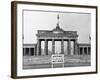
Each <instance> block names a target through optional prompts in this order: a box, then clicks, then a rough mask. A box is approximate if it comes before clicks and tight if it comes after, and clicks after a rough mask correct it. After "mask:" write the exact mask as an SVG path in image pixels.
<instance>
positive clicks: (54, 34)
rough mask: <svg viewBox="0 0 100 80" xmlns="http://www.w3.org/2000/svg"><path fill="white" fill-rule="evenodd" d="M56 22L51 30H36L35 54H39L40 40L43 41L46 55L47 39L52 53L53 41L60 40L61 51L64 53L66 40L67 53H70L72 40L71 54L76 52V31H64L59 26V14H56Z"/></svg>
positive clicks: (53, 51) (53, 48)
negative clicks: (50, 42)
mask: <svg viewBox="0 0 100 80" xmlns="http://www.w3.org/2000/svg"><path fill="white" fill-rule="evenodd" d="M57 19H58V22H57V25H56V28H54V29H52V30H38V33H37V34H36V36H37V53H36V55H42V54H41V42H42V41H44V43H45V45H44V48H45V49H44V52H45V55H48V41H52V54H56V53H55V41H60V42H61V53H60V54H64V42H67V43H66V44H67V48H66V49H67V55H71V48H72V47H71V42H73V55H74V54H78V46H77V38H78V34H77V31H65V30H63V29H62V28H60V26H59V15H58V16H57Z"/></svg>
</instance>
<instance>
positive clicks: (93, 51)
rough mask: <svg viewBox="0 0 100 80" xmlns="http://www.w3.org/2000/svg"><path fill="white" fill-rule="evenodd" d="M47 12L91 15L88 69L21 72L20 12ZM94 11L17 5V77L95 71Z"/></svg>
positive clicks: (50, 69)
mask: <svg viewBox="0 0 100 80" xmlns="http://www.w3.org/2000/svg"><path fill="white" fill-rule="evenodd" d="M23 9H27V10H28V9H29V10H47V11H48V10H49V11H65V12H82V13H91V36H92V37H91V52H92V53H91V66H90V67H70V68H68V67H67V68H59V69H58V68H55V69H52V68H49V69H29V70H23V68H22V67H23V66H22V64H23V60H22V57H23V54H22V52H23V51H22V48H23V46H22V10H23ZM95 13H96V10H95V9H91V8H81V9H80V8H76V7H75V8H74V7H58V6H43V5H28V4H17V76H32V75H45V74H62V73H78V72H79V73H80V72H91V71H95V70H96V66H95V65H96V46H95V45H96V40H95V39H96V34H95V33H96V22H95V21H96V16H95Z"/></svg>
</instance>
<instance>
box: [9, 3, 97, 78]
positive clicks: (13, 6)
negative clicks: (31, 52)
mask: <svg viewBox="0 0 100 80" xmlns="http://www.w3.org/2000/svg"><path fill="white" fill-rule="evenodd" d="M17 4H38V5H51V6H52V5H53V6H65V7H67V6H69V7H71V6H73V7H80V8H81V7H82V8H95V9H96V71H94V72H82V73H65V74H51V75H37V76H34V75H33V76H17V14H16V12H17ZM97 12H98V7H97V6H88V5H73V4H58V3H41V2H26V1H12V2H11V78H14V79H18V78H32V77H34V78H35V77H50V76H64V75H81V74H95V73H98V67H97V66H98V65H97V64H98V60H97V59H98V52H97V50H98V46H97V45H98V40H97V39H98V32H97V30H98V14H97Z"/></svg>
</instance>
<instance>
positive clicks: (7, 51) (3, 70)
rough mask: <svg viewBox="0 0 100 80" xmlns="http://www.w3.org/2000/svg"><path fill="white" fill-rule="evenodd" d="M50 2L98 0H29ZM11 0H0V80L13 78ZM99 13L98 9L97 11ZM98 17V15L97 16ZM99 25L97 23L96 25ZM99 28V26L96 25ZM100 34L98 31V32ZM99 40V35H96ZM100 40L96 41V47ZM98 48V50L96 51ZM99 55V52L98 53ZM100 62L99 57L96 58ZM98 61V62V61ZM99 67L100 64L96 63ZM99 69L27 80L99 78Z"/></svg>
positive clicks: (91, 0) (90, 1) (93, 0)
mask: <svg viewBox="0 0 100 80" xmlns="http://www.w3.org/2000/svg"><path fill="white" fill-rule="evenodd" d="M31 1H37V2H38V1H41V2H51V3H64V4H66V3H67V4H79V5H98V6H99V7H100V4H99V3H100V1H99V0H31ZM10 7H11V0H0V80H13V79H11V78H10V73H11V72H10V71H11V11H10V10H11V8H10ZM99 13H100V11H99ZM98 17H99V18H100V16H98ZM98 26H99V25H98ZM98 30H99V27H98ZM98 34H100V32H98ZM98 41H100V37H98ZM99 45H100V42H98V47H99ZM99 52H100V50H98V53H99ZM98 57H100V54H99V55H98ZM98 61H99V62H100V59H99V60H98ZM99 62H98V63H99ZM98 67H100V64H98ZM99 76H100V69H99V73H98V74H88V75H75V76H60V77H44V78H34V79H33V78H30V79H28V80H40V79H41V80H100V77H99ZM22 80H24V79H22Z"/></svg>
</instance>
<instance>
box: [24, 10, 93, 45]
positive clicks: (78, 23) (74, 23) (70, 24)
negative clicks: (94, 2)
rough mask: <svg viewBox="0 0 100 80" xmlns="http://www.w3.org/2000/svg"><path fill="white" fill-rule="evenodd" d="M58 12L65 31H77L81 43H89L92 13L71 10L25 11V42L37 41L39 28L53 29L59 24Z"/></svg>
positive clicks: (61, 25) (60, 23)
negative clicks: (71, 11)
mask: <svg viewBox="0 0 100 80" xmlns="http://www.w3.org/2000/svg"><path fill="white" fill-rule="evenodd" d="M57 14H59V17H60V19H59V25H60V27H61V28H62V29H64V30H65V31H77V32H78V35H79V37H78V42H79V43H89V35H90V33H91V32H90V31H91V14H86V13H70V12H65V13H63V12H42V11H41V12H40V11H24V14H23V18H24V19H23V23H24V25H23V33H24V43H31V44H32V43H36V42H37V41H36V39H37V37H36V34H37V30H52V29H54V28H55V27H56V25H57Z"/></svg>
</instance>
